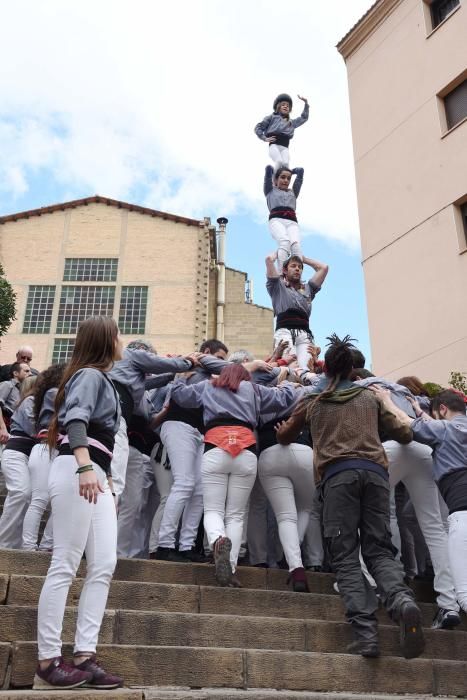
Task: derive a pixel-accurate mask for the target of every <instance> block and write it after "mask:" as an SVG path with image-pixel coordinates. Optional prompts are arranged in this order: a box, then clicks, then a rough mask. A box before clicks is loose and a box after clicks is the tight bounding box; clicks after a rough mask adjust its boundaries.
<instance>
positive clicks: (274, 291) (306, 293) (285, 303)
mask: <svg viewBox="0 0 467 700" xmlns="http://www.w3.org/2000/svg"><path fill="white" fill-rule="evenodd" d="M266 289H267V290H268V294H269V296H270V297H271V301H272V308H273V309H274V316H277V315H278V314H281V313H283V312H284V311H288V310H289V309H298V310H299V311H302V312H303V311H304V312H305V313H306V314H307V316H310V314H311V302H312V301H313V299H314V298H315V296H316V295H317V294H318V292H319V291H320V289H321V287H318V285H316V284H315V283H314V282H312V281H311V280H308V282H307V283H306V284H305V288H304V289H295V288H294V287H288V286H287V285H286V283H285V281H284V278H283V277H268V278H267V281H266Z"/></svg>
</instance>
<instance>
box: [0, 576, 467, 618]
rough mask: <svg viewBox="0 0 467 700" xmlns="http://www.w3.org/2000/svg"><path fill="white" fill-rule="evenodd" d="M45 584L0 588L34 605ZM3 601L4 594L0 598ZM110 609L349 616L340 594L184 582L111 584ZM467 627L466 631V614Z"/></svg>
mask: <svg viewBox="0 0 467 700" xmlns="http://www.w3.org/2000/svg"><path fill="white" fill-rule="evenodd" d="M43 583H44V577H42V576H17V575H13V576H11V577H10V580H9V583H8V582H6V583H3V585H2V577H1V576H0V594H1V590H2V588H3V589H6V587H8V589H7V590H8V593H7V598H6V601H7V604H8V605H33V604H36V605H37V602H38V600H39V595H40V592H41V589H42V586H43ZM82 585H83V579H75V581H74V582H73V584H72V586H71V589H70V594H69V596H68V605H70V606H74V605H77V603H78V599H79V594H80V592H81V588H82ZM0 599H1V598H0ZM107 607H108V608H111V609H123V610H147V611H161V612H185V613H204V614H210V615H218V614H224V615H235V616H240V617H244V616H253V617H269V616H270V615H271V611H275V612H276V613H277V615H278V616H279V617H284V618H295V619H298V620H303V619H311V620H334V621H338V622H341V621H343V619H344V609H343V606H342V602H341V598H340V596H338V595H337V594H334V595H325V594H316V593H293V592H289V591H272V590H259V589H247V588H244V589H233V588H220V587H215V586H191V585H190V586H182V585H181V584H171V583H146V582H135V581H116V580H113V581H112V583H111V584H110V593H109V598H108V601H107ZM420 608H421V610H422V615H423V624H424V626H425V627H430V626H431V622H432V620H433V617H434V614H435V612H436V609H437V608H436V606H435V605H432V604H430V603H420ZM378 617H379V620H380V622H381V623H383V624H384V623H385V622H386V623H387V621H388V616H387V614H386V612H385V611H384V610H380V611H379V612H378ZM461 627H462V629H467V621H466V619H465V618H464V619H463V622H462V625H461Z"/></svg>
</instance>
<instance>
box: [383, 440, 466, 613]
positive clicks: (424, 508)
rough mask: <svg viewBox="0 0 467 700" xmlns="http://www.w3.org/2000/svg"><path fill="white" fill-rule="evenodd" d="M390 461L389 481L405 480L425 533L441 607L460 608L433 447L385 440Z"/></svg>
mask: <svg viewBox="0 0 467 700" xmlns="http://www.w3.org/2000/svg"><path fill="white" fill-rule="evenodd" d="M384 449H385V450H386V454H387V457H388V460H389V483H390V486H391V487H394V486H395V485H396V484H398V483H399V481H402V482H403V484H404V485H405V487H406V489H407V491H408V492H409V496H410V500H411V501H412V504H413V507H414V509H415V514H416V516H417V520H418V523H419V525H420V529H421V531H422V532H423V536H424V538H425V541H426V544H427V547H428V549H429V550H430V556H431V562H432V564H433V569H434V572H435V580H434V588H435V590H436V592H437V593H438V596H437V599H436V600H437V602H438V605H439V607H440V608H445V609H447V610H455V611H458V610H459V606H458V604H457V600H456V593H455V590H454V582H453V579H452V575H451V571H450V568H449V556H448V537H447V534H446V530H445V529H444V525H443V522H442V519H441V514H440V509H439V499H438V487H437V486H436V484H435V482H434V480H433V477H432V458H431V448H430V447H428V446H427V445H421V444H420V443H418V442H411V443H410V444H408V445H400V444H399V443H398V442H395V441H394V440H388V441H387V442H385V443H384Z"/></svg>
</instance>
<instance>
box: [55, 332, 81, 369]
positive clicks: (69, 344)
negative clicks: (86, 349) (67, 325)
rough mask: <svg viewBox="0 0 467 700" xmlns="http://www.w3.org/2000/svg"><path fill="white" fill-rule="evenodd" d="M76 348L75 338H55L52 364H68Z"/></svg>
mask: <svg viewBox="0 0 467 700" xmlns="http://www.w3.org/2000/svg"><path fill="white" fill-rule="evenodd" d="M74 347H75V339H74V338H55V342H54V349H53V352H52V364H53V365H56V364H58V363H59V362H68V360H69V359H70V357H71V355H72V353H73V348H74Z"/></svg>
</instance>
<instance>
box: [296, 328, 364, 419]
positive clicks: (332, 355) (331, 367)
mask: <svg viewBox="0 0 467 700" xmlns="http://www.w3.org/2000/svg"><path fill="white" fill-rule="evenodd" d="M326 340H329V343H328V349H327V350H326V354H325V356H324V364H325V367H326V376H327V377H329V379H330V380H331V381H330V382H329V384H328V386H327V387H326V389H324V390H323V391H322V392H321V393H320V394H317V395H315V396H313V395H312V396H310V398H309V399H306V398H305V399H304V402H303V408H304V410H306V417H307V419H308V420H310V419H311V416H312V414H313V410H314V408H315V406H316V404H317V403H318V401H321V399H325V398H328V397H329V396H331V394H332V393H333V392H334V390H335V388H336V386H337V385H338V384H339V382H340V381H341V379H348V377H349V375H350V373H351V372H352V369H353V364H352V362H353V360H352V352H351V351H352V350H353V349H354V345H353V344H352V341H353V340H354V338H351V337H350V335H346V336H344V338H342V340H341V339H340V338H339V336H337V335H336V334H335V333H333V334H332V335H330V336H329V337H328V338H326ZM310 399H311V400H310Z"/></svg>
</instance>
